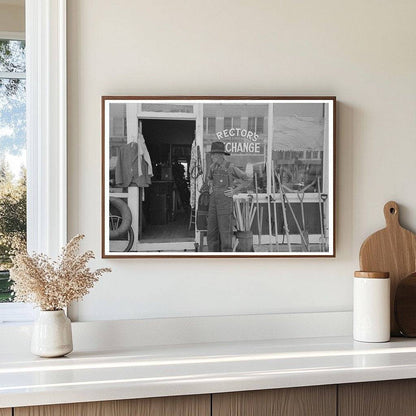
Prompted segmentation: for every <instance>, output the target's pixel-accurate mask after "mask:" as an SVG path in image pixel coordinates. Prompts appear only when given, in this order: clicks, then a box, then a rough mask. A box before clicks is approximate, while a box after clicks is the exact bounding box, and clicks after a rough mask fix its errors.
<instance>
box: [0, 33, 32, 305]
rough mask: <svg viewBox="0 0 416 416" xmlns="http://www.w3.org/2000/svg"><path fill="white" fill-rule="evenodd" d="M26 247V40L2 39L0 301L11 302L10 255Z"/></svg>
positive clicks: (0, 45)
mask: <svg viewBox="0 0 416 416" xmlns="http://www.w3.org/2000/svg"><path fill="white" fill-rule="evenodd" d="M17 244H19V245H23V244H26V54H25V41H24V40H17V39H0V302H10V301H11V300H12V293H11V290H10V282H9V272H8V269H9V268H10V266H11V260H10V254H11V253H12V250H13V247H14V246H16V245H17Z"/></svg>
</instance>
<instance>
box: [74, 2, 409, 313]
mask: <svg viewBox="0 0 416 416" xmlns="http://www.w3.org/2000/svg"><path fill="white" fill-rule="evenodd" d="M415 15H416V2H414V0H407V1H406V0H401V1H397V2H391V1H387V0H367V1H362V0H350V1H348V2H340V1H334V0H299V1H290V0H281V1H276V0H263V1H254V0H229V1H227V2H224V1H220V0H211V1H204V0H192V1H190V0H176V1H174V2H168V1H165V0H153V1H143V0H142V1H132V0H119V1H112V0H88V1H84V0H68V31H69V33H68V77H69V80H68V82H69V86H68V100H69V102H68V105H69V114H68V116H69V118H68V125H69V219H68V221H69V235H70V236H72V235H73V234H75V233H78V232H82V233H85V234H86V236H87V237H86V239H85V244H84V247H85V248H87V247H88V248H91V249H93V250H94V251H95V252H96V254H97V258H98V260H97V261H96V262H95V263H94V265H96V266H98V265H99V266H104V265H105V266H111V267H112V268H113V273H112V274H111V275H107V276H105V277H103V278H102V280H101V281H100V282H99V283H98V284H97V286H96V287H95V288H94V290H93V291H92V293H91V294H90V295H89V296H88V297H87V298H86V299H85V300H84V301H83V302H82V303H80V304H79V305H78V315H76V313H75V309H74V311H73V316H74V317H78V319H79V320H82V321H85V320H101V319H122V318H144V317H173V316H197V315H217V314H218V315H219V314H255V313H279V312H298V311H303V312H305V311H306V312H307V311H344V310H350V309H351V303H352V284H351V278H352V275H353V271H354V269H356V268H357V267H358V251H359V247H360V244H361V242H362V240H363V239H364V238H365V237H366V236H367V235H368V234H370V233H372V232H373V231H375V230H376V229H378V228H381V227H383V226H384V218H383V205H384V203H385V202H386V201H388V200H390V199H394V200H396V201H397V202H398V203H399V204H400V205H401V213H402V223H403V224H404V225H406V226H407V227H409V228H411V229H413V230H416V192H415V186H414V184H415V177H416V171H415V168H414V157H415V152H416V140H415V137H416V77H415V68H416V48H415V41H416V26H415V25H414V16H415ZM241 94H252V95H308V94H309V95H336V96H337V98H338V117H337V123H338V132H337V134H338V137H337V189H338V194H337V224H336V228H337V257H336V258H335V259H247V260H244V259H165V260H162V259H135V260H134V259H131V260H128V259H125V260H111V261H110V260H106V261H104V260H100V259H99V257H100V238H101V236H100V201H101V200H100V198H101V195H100V186H101V170H100V152H101V137H100V133H101V132H100V117H101V115H100V97H101V95H241Z"/></svg>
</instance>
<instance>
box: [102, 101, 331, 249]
mask: <svg viewBox="0 0 416 416" xmlns="http://www.w3.org/2000/svg"><path fill="white" fill-rule="evenodd" d="M102 127H103V132H102V140H103V150H102V151H103V167H102V168H103V172H102V177H103V204H102V211H103V212H102V232H103V233H102V235H103V244H102V247H103V257H159V256H169V257H188V256H190V257H192V256H195V257H205V256H206V257H209V256H217V257H220V256H221V257H234V256H236V257H251V256H262V257H277V256H282V257H289V256H295V257H296V256H305V257H306V256H321V257H333V256H335V245H334V244H335V241H334V233H335V230H334V223H335V221H334V193H335V189H334V176H335V166H334V160H335V98H334V97H281V98H280V97H253V98H247V97H244V98H240V97H186V98H182V97H175V98H171V97H102Z"/></svg>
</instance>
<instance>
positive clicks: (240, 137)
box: [203, 104, 268, 192]
mask: <svg viewBox="0 0 416 416" xmlns="http://www.w3.org/2000/svg"><path fill="white" fill-rule="evenodd" d="M203 113H204V117H206V118H207V119H208V122H209V120H214V123H212V124H213V126H215V129H212V128H211V129H210V128H209V125H208V130H207V131H206V130H204V138H203V140H204V153H205V155H206V166H210V164H211V156H210V153H209V152H210V150H211V145H212V143H213V142H214V141H222V142H223V143H224V144H225V150H226V152H228V153H230V156H229V158H228V160H229V161H230V163H232V164H233V165H235V166H236V167H238V168H239V169H241V170H243V171H244V172H245V173H246V174H247V175H248V176H249V177H250V178H251V184H248V185H247V188H250V189H248V190H253V189H254V176H255V175H256V177H257V182H258V187H259V189H258V190H259V191H260V192H264V191H265V190H266V187H267V181H266V159H267V133H266V132H265V131H264V129H263V124H264V123H262V129H261V133H259V132H257V131H256V120H257V119H261V120H263V122H264V119H265V118H267V114H268V105H267V104H204V106H203ZM242 118H243V119H246V120H249V122H248V124H247V127H246V128H245V127H244V125H243V127H241V119H242ZM222 119H223V123H220V122H218V121H219V120H221V121H222ZM250 120H253V121H250Z"/></svg>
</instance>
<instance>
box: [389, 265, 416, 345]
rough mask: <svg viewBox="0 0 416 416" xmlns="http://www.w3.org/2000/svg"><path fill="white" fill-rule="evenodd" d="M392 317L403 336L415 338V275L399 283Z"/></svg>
mask: <svg viewBox="0 0 416 416" xmlns="http://www.w3.org/2000/svg"><path fill="white" fill-rule="evenodd" d="M394 316H395V318H396V322H397V324H398V326H399V328H400V332H401V333H402V334H403V335H405V336H406V337H413V338H414V337H416V273H412V274H411V275H409V276H407V277H406V278H404V279H402V280H401V281H400V282H399V284H398V286H397V289H396V298H395V300H394Z"/></svg>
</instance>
